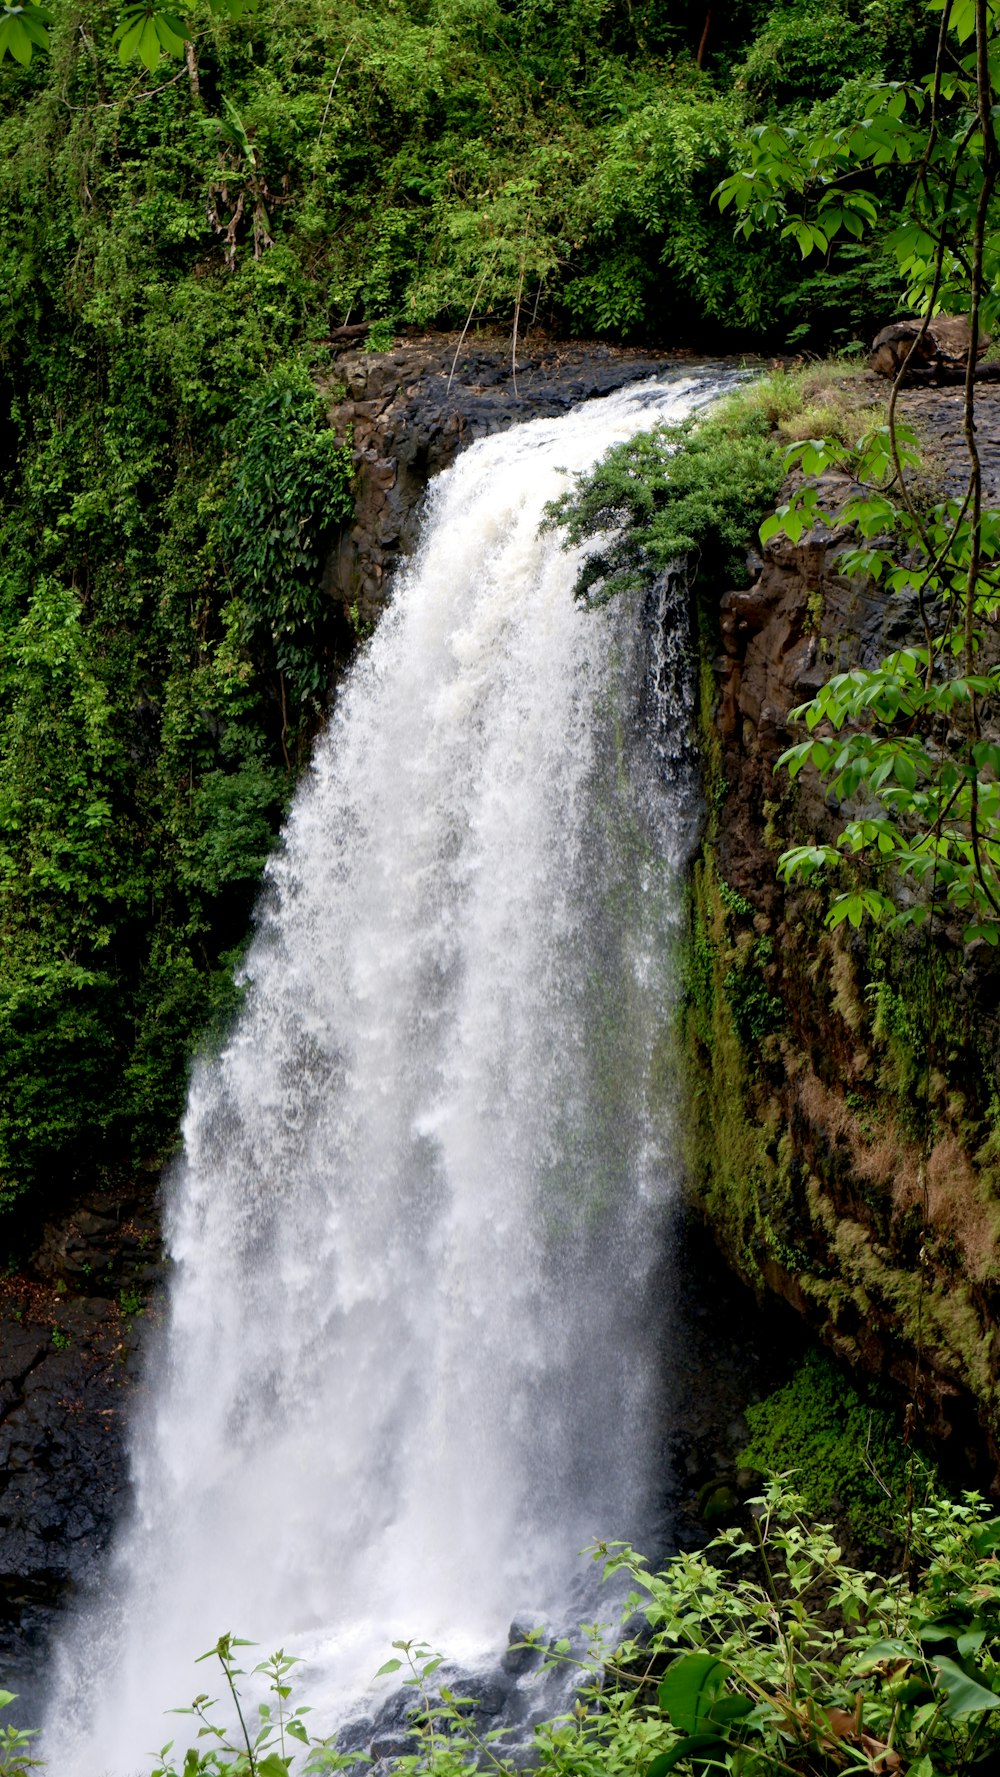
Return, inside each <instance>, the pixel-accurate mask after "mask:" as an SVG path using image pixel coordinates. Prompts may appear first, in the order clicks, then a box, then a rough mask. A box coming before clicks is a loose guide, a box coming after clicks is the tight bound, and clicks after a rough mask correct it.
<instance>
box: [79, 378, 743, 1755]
mask: <svg viewBox="0 0 1000 1777" xmlns="http://www.w3.org/2000/svg"><path fill="white" fill-rule="evenodd" d="M712 387H713V382H712V379H711V377H708V376H706V375H704V374H697V373H695V374H691V375H687V376H680V377H675V378H673V379H670V380H667V381H665V382H663V383H660V384H656V385H649V384H647V385H643V386H642V387H639V388H635V387H633V388H632V389H629V390H626V391H624V392H621V393H619V394H616V395H614V396H611V397H608V398H605V399H603V400H601V401H597V402H593V403H591V404H588V405H587V406H585V407H583V408H580V409H577V410H576V411H575V412H574V413H572V414H570V415H569V416H567V417H565V418H562V419H559V420H537V421H533V422H531V423H528V424H525V425H521V426H518V427H516V428H514V429H513V430H511V431H509V432H507V433H505V434H504V435H502V436H499V437H494V438H491V439H488V440H485V441H482V442H480V443H478V444H476V445H474V446H472V447H471V448H470V449H469V450H468V451H467V452H466V453H465V454H464V455H463V456H462V457H461V458H460V459H459V460H458V462H457V463H456V464H455V466H454V467H453V468H452V469H451V470H449V471H448V472H447V473H446V474H444V475H442V476H441V477H440V479H439V480H438V481H437V482H436V483H435V484H434V486H433V487H432V489H431V493H430V496H429V500H428V510H427V516H426V523H425V528H424V541H423V545H422V547H421V549H420V551H419V553H418V555H417V556H416V558H415V559H414V561H413V563H412V564H411V566H410V567H409V568H408V569H407V571H406V572H405V573H404V574H402V575H401V577H400V580H399V583H398V584H397V587H396V591H395V597H394V600H393V603H392V606H391V608H390V609H389V610H388V612H387V613H386V615H385V617H384V618H383V620H382V623H381V625H380V627H379V629H378V631H377V633H376V635H375V636H374V638H373V640H372V641H371V643H370V644H369V645H368V646H367V647H366V648H365V650H364V651H363V653H362V655H361V657H360V658H359V660H358V662H357V663H356V665H355V667H354V669H353V670H352V672H351V674H350V676H349V678H348V680H347V683H346V685H345V687H344V688H343V690H342V691H341V693H340V696H339V699H338V702H337V706H336V711H335V714H334V716H333V718H332V720H331V722H330V725H329V728H328V731H327V733H326V734H325V736H324V738H323V739H322V740H321V742H320V743H319V746H318V748H317V752H316V758H315V762H314V765H313V768H312V770H311V772H310V774H309V778H308V781H307V782H306V783H305V784H304V785H303V786H302V788H301V790H300V792H299V794H298V796H297V798H296V801H295V805H294V807H293V810H292V814H291V817H290V819H289V823H288V828H287V833H286V835H285V842H284V846H283V848H282V850H281V851H280V853H279V854H278V855H277V856H276V858H275V860H274V861H273V862H272V864H271V866H270V868H269V872H268V888H267V892H266V895H265V900H264V904H263V907H262V910H261V912H260V915H259V920H258V930H257V934H256V937H255V939H254V942H253V945H252V947H251V950H250V953H249V956H248V958H247V962H246V965H245V977H246V981H247V984H248V986H247V996H246V1002H245V1006H244V1009H243V1011H242V1013H241V1015H240V1018H239V1020H238V1022H237V1025H236V1028H235V1030H234V1032H233V1034H232V1036H231V1038H230V1040H229V1042H228V1045H227V1047H226V1048H225V1050H224V1051H223V1053H222V1054H221V1055H220V1056H218V1057H216V1058H214V1059H210V1060H205V1061H203V1062H202V1063H200V1064H199V1065H198V1067H197V1068H196V1070H195V1075H194V1079H193V1083H192V1087H191V1095H190V1103H189V1107H188V1112H187V1117H186V1120H185V1126H184V1136H185V1154H184V1159H183V1163H182V1164H181V1165H180V1166H179V1167H178V1169H177V1171H176V1175H175V1177H174V1178H173V1181H172V1184H171V1189H170V1198H169V1213H168V1227H167V1232H168V1243H169V1250H170V1252H171V1254H172V1256H173V1260H174V1263H175V1269H174V1273H173V1277H172V1283H171V1298H170V1317H169V1327H168V1329H167V1331H166V1333H165V1335H164V1338H163V1340H162V1344H161V1349H160V1350H159V1352H158V1354H157V1356H156V1359H155V1363H154V1366H153V1374H152V1376H151V1378H150V1393H151V1403H150V1406H149V1409H148V1411H147V1412H146V1414H145V1416H144V1417H143V1418H142V1419H141V1422H140V1423H139V1425H138V1426H137V1428H136V1432H135V1436H134V1440H133V1441H134V1480H135V1512H134V1519H133V1521H132V1522H131V1523H130V1525H129V1526H128V1527H127V1529H126V1530H125V1531H124V1533H123V1535H122V1537H121V1539H120V1543H119V1547H118V1551H117V1555H116V1558H115V1561H114V1563H113V1568H112V1572H111V1574H110V1575H109V1578H108V1581H107V1588H106V1594H105V1596H104V1598H103V1599H102V1600H98V1601H97V1603H96V1604H94V1605H93V1606H92V1607H90V1608H88V1609H87V1610H86V1611H84V1612H83V1613H81V1616H80V1617H79V1618H78V1620H77V1622H76V1623H75V1625H74V1626H73V1627H72V1630H71V1631H70V1632H69V1633H68V1635H67V1636H66V1638H65V1639H64V1644H63V1646H62V1648H61V1649H60V1651H59V1660H58V1668H57V1676H56V1680H55V1685H54V1693H53V1700H52V1704H51V1708H50V1712H49V1721H48V1725H47V1728H46V1733H45V1736H44V1744H45V1749H46V1751H47V1753H48V1756H49V1758H50V1760H51V1768H52V1769H53V1770H54V1771H57V1772H58V1773H59V1774H60V1777H100V1774H102V1773H104V1772H106V1771H108V1772H113V1773H115V1777H119V1774H120V1773H124V1772H132V1771H133V1770H142V1769H147V1770H148V1760H147V1759H146V1758H145V1755H146V1754H148V1753H149V1751H150V1750H151V1749H152V1748H155V1747H157V1746H159V1745H160V1744H161V1743H162V1742H163V1741H164V1740H166V1739H167V1738H169V1737H170V1736H171V1734H175V1735H176V1734H177V1725H176V1723H174V1725H173V1726H171V1724H170V1723H169V1722H167V1723H166V1724H165V1723H164V1718H163V1715H162V1712H163V1711H164V1710H165V1709H167V1708H168V1707H169V1706H171V1705H173V1704H178V1703H184V1702H186V1701H187V1700H188V1699H189V1697H190V1695H191V1694H192V1693H193V1691H194V1690H196V1689H201V1688H203V1671H199V1672H198V1673H197V1674H196V1673H195V1670H194V1668H193V1665H192V1661H193V1660H194V1658H195V1656H196V1655H198V1654H200V1653H202V1652H203V1651H204V1649H205V1648H207V1647H208V1646H210V1645H211V1644H212V1643H213V1642H214V1641H215V1639H216V1637H217V1636H218V1635H219V1634H220V1633H221V1632H222V1631H223V1630H225V1629H228V1628H233V1629H235V1630H236V1632H237V1633H239V1634H241V1635H247V1636H251V1637H253V1638H254V1639H255V1640H256V1641H257V1642H258V1643H261V1644H262V1651H264V1652H266V1651H269V1650H270V1648H271V1647H274V1646H277V1645H279V1644H283V1645H284V1646H286V1647H292V1648H295V1650H296V1651H298V1652H305V1653H306V1654H307V1655H308V1656H309V1659H310V1663H311V1668H312V1671H313V1680H312V1686H313V1689H312V1696H311V1700H312V1701H313V1703H314V1704H317V1705H318V1709H317V1716H316V1718H315V1719H316V1720H317V1721H320V1722H321V1721H322V1718H323V1711H324V1709H325V1710H326V1711H327V1715H328V1718H329V1719H331V1720H332V1719H334V1718H335V1716H336V1712H337V1709H338V1707H342V1706H343V1705H342V1701H338V1700H343V1699H346V1698H349V1697H350V1696H351V1695H352V1694H354V1695H357V1694H358V1693H359V1692H362V1691H364V1689H365V1688H366V1686H367V1685H368V1684H369V1682H370V1679H371V1675H372V1673H373V1672H374V1670H375V1668H376V1667H377V1666H378V1664H380V1662H381V1660H382V1659H383V1658H384V1657H385V1653H386V1648H387V1644H388V1642H389V1641H390V1640H391V1639H392V1638H393V1637H394V1636H399V1635H407V1636H408V1635H420V1636H424V1637H426V1638H428V1639H429V1640H431V1641H433V1642H437V1643H439V1644H440V1645H441V1646H442V1647H443V1648H445V1649H446V1650H447V1651H448V1652H449V1653H451V1654H452V1655H456V1656H460V1657H462V1658H465V1659H469V1658H470V1657H473V1656H474V1655H475V1654H476V1653H477V1652H480V1651H482V1650H484V1649H487V1648H491V1647H496V1646H498V1645H499V1644H500V1643H501V1642H502V1640H503V1632H504V1628H505V1625H506V1623H507V1621H508V1620H509V1618H510V1616H511V1614H512V1612H513V1611H514V1610H515V1609H517V1608H518V1607H520V1606H522V1605H523V1604H525V1603H526V1602H528V1603H531V1604H537V1605H539V1606H541V1607H542V1608H552V1607H553V1606H554V1605H555V1604H557V1603H558V1602H559V1601H560V1600H565V1598H566V1597H567V1595H568V1593H569V1590H570V1589H571V1587H572V1584H573V1582H574V1575H575V1574H576V1573H577V1572H578V1571H579V1570H580V1562H579V1557H578V1551H579V1550H580V1549H581V1547H582V1546H583V1545H584V1544H585V1543H586V1542H588V1541H589V1540H590V1539H591V1538H592V1537H593V1536H594V1535H595V1534H598V1535H601V1536H618V1535H623V1534H624V1535H632V1534H641V1533H642V1530H643V1528H644V1519H645V1518H646V1517H648V1513H649V1509H650V1501H651V1499H652V1497H653V1494H654V1491H655V1489H654V1484H653V1480H652V1466H653V1464H654V1461H655V1445H656V1413H657V1376H656V1369H657V1365H656V1346H657V1336H658V1335H657V1325H658V1323H660V1324H662V1320H663V1310H662V1304H656V1303H651V1302H650V1300H649V1296H650V1285H651V1279H652V1278H653V1276H654V1269H655V1261H656V1259H657V1255H658V1253H659V1252H660V1251H661V1249H662V1243H663V1231H664V1226H665V1217H666V1208H665V1206H666V1205H668V1204H669V1200H670V1196H671V1183H672V1176H673V1160H672V1157H671V1153H670V1140H669V1130H668V1131H666V1132H664V1131H663V1130H662V1128H659V1127H658V1126H657V1123H656V1120H655V1119H654V1118H653V1117H652V1116H651V1115H650V1112H649V1108H648V1104H647V1097H646V1088H647V1081H648V1077H649V1073H650V1065H651V1058H652V1054H653V1050H654V1045H655V1043H656V1040H657V1035H658V1033H659V1032H662V1030H663V1029H664V1027H665V1026H666V1025H667V1024H668V1023H669V1018H670V1001H671V995H672V988H671V979H670V943H669V936H670V927H671V924H672V923H673V922H674V920H675V918H676V913H677V899H676V885H677V880H678V875H679V868H680V864H681V861H682V854H683V852H684V849H685V847H686V846H687V845H688V843H689V840H690V835H691V821H692V813H693V791H692V787H691V781H690V776H689V774H687V773H686V772H684V771H683V770H682V771H680V772H678V773H674V774H671V773H669V772H667V773H666V774H664V771H663V758H662V756H661V755H663V754H664V752H665V753H666V754H667V755H669V754H670V752H671V745H670V736H671V732H672V733H673V735H674V738H675V740H676V742H677V753H678V756H680V753H681V751H682V745H681V742H682V730H683V728H684V726H685V723H686V721H687V713H686V712H685V711H684V710H677V709H676V708H675V709H673V710H670V709H668V710H667V711H666V712H664V710H663V708H662V705H663V703H664V679H663V670H664V662H663V658H662V655H661V657H660V658H659V659H658V661H657V663H656V674H657V685H656V686H654V694H653V695H652V696H650V695H649V688H648V684H647V688H646V691H645V692H644V690H643V671H644V665H643V662H644V660H645V658H646V656H647V654H648V652H649V650H648V647H647V645H646V639H645V638H644V635H643V628H642V621H641V614H640V613H638V612H637V610H636V607H635V605H634V604H633V605H632V607H631V608H628V607H627V606H622V605H612V606H610V607H608V608H607V609H606V610H605V611H602V612H600V613H596V614H593V613H588V612H587V611H585V610H583V609H581V608H580V607H579V606H578V605H577V604H576V603H575V602H574V598H573V585H574V581H575V577H576V573H577V570H578V565H579V556H578V555H574V554H572V553H570V554H567V553H565V552H564V551H563V550H562V549H561V547H560V539H559V537H558V535H555V534H553V533H551V532H547V533H540V532H539V521H540V518H541V516H542V509H543V505H544V503H545V502H546V501H547V500H549V499H551V498H552V497H553V496H554V495H556V494H557V493H558V492H560V491H561V490H562V488H563V487H565V485H566V477H567V472H569V471H571V470H574V469H579V468H581V467H585V466H587V465H589V464H590V463H592V462H593V461H594V460H595V459H596V458H597V457H598V456H599V455H600V454H601V453H602V452H603V451H604V450H605V449H606V448H607V447H608V446H609V445H610V444H611V443H612V442H614V441H616V440H618V439H621V438H623V437H627V436H629V435H631V434H632V433H634V432H635V431H637V430H638V429H640V428H641V427H643V426H646V425H649V424H651V423H652V422H653V421H654V420H656V419H659V418H663V417H678V416H680V415H682V414H684V413H685V412H688V411H690V410H691V408H692V407H693V406H695V405H697V404H700V403H701V402H702V401H704V400H705V399H706V398H707V396H708V395H709V394H710V393H711V391H712ZM682 701H683V700H682ZM656 721H659V722H660V724H661V726H660V732H659V735H658V737H656V738H657V745H658V748H659V751H658V750H657V747H656V746H654V747H652V748H650V747H649V746H648V745H647V744H644V740H643V728H644V726H645V727H646V728H647V729H648V726H649V724H650V723H651V722H656ZM648 738H649V737H648V733H647V735H646V740H647V741H648Z"/></svg>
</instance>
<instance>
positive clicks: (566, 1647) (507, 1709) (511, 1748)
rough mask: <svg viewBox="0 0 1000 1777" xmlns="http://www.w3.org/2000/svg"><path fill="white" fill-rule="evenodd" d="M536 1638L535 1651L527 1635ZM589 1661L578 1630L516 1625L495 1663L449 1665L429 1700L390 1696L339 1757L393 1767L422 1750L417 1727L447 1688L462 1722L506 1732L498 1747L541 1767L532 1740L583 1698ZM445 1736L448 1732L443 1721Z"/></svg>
mask: <svg viewBox="0 0 1000 1777" xmlns="http://www.w3.org/2000/svg"><path fill="white" fill-rule="evenodd" d="M526 1636H530V1637H532V1643H531V1645H530V1646H526V1645H524V1642H525V1637H526ZM586 1657H587V1643H586V1641H585V1639H584V1637H583V1635H582V1634H581V1633H580V1631H579V1630H577V1629H573V1628H567V1629H564V1630H560V1631H559V1632H554V1631H553V1630H552V1628H551V1626H549V1627H544V1626H542V1625H539V1624H538V1622H537V1619H533V1618H531V1619H529V1618H525V1619H523V1620H517V1619H515V1621H514V1622H513V1623H511V1625H510V1629H509V1631H508V1646H507V1650H506V1652H505V1653H504V1654H503V1655H502V1656H501V1658H500V1660H499V1662H498V1663H497V1664H496V1665H489V1666H480V1667H478V1668H475V1669H472V1670H470V1669H467V1668H463V1667H459V1666H450V1665H443V1666H441V1667H439V1668H438V1670H437V1671H436V1673H435V1674H434V1678H433V1681H428V1686H427V1693H426V1698H425V1696H424V1695H423V1694H422V1693H421V1691H419V1690H417V1689H414V1688H410V1687H407V1686H401V1687H400V1688H399V1689H398V1690H396V1691H393V1692H392V1694H391V1696H389V1697H387V1698H386V1700H385V1702H384V1703H383V1704H382V1705H381V1707H380V1708H379V1709H378V1710H377V1711H376V1712H375V1714H374V1715H366V1716H359V1717H358V1718H357V1719H356V1720H355V1721H352V1722H349V1723H348V1724H347V1725H346V1727H344V1728H342V1729H341V1731H340V1733H339V1734H338V1736H337V1747H338V1750H339V1751H340V1752H366V1753H368V1754H369V1756H370V1757H371V1759H372V1761H373V1762H374V1763H375V1764H382V1765H385V1766H391V1765H392V1764H393V1762H394V1761H395V1760H396V1759H399V1758H403V1757H406V1756H407V1755H408V1754H412V1753H415V1752H418V1751H419V1750H420V1745H421V1740H420V1737H419V1735H418V1734H417V1733H416V1732H415V1731H414V1729H413V1724H415V1723H416V1722H417V1721H418V1720H419V1719H420V1718H422V1717H424V1716H425V1714H426V1710H427V1707H428V1704H429V1706H430V1708H431V1709H434V1708H436V1707H440V1706H441V1703H442V1695H441V1693H442V1690H447V1691H448V1693H449V1695H450V1697H451V1699H453V1702H452V1703H451V1704H449V1705H448V1707H449V1708H450V1707H454V1709H455V1712H456V1714H457V1715H458V1717H459V1718H460V1720H461V1722H463V1723H466V1724H467V1725H468V1729H469V1731H470V1733H472V1734H473V1735H475V1736H476V1738H477V1739H481V1738H482V1737H483V1736H484V1735H485V1734H494V1733H500V1734H501V1735H502V1738H501V1739H500V1741H499V1743H498V1744H499V1750H500V1751H502V1754H503V1757H504V1758H505V1759H506V1760H508V1761H509V1762H510V1763H511V1764H512V1765H514V1766H515V1767H517V1768H520V1769H522V1770H523V1769H528V1768H530V1767H531V1765H532V1764H533V1763H534V1762H535V1754H534V1744H533V1735H534V1729H535V1727H536V1726H538V1725H540V1724H541V1723H542V1722H546V1721H551V1720H552V1718H553V1717H554V1716H556V1715H560V1714H563V1713H565V1712H566V1711H567V1710H571V1709H572V1707H573V1704H574V1702H575V1701H576V1698H577V1697H578V1696H579V1695H580V1694H581V1690H582V1688H583V1687H582V1685H581V1682H580V1662H581V1661H583V1660H585V1659H586ZM442 1732H443V1733H444V1734H445V1735H447V1733H448V1732H449V1728H448V1725H447V1723H445V1724H443V1727H442Z"/></svg>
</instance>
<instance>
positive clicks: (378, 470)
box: [325, 334, 695, 634]
mask: <svg viewBox="0 0 1000 1777" xmlns="http://www.w3.org/2000/svg"><path fill="white" fill-rule="evenodd" d="M458 347H459V337H458V335H457V334H456V335H447V334H446V335H432V336H427V337H425V338H423V339H416V340H413V341H412V342H408V343H407V344H405V345H398V346H396V347H395V348H394V349H393V350H392V351H389V352H378V353H373V352H366V351H364V350H363V349H359V348H357V347H353V348H351V349H348V350H346V351H344V352H342V353H341V354H340V356H339V357H338V359H337V364H336V370H335V372H334V378H333V381H332V384H331V387H330V389H329V391H328V393H329V398H330V408H329V413H330V421H331V424H332V425H333V427H334V429H335V431H336V433H337V436H338V437H339V438H345V437H347V436H348V435H350V437H351V439H352V445H353V452H354V462H355V466H356V470H357V481H356V483H355V514H354V521H353V523H352V524H351V525H350V526H349V527H348V528H346V529H345V530H344V531H343V532H342V533H341V535H340V537H339V538H338V540H337V543H336V546H335V548H334V550H333V552H332V554H331V556H330V559H329V561H328V563H327V568H326V574H325V586H326V590H327V592H328V593H329V595H330V596H331V597H333V598H337V599H339V600H340V601H341V602H342V604H343V607H344V610H345V613H347V614H349V617H350V621H351V622H352V624H353V626H354V629H355V631H356V632H359V633H362V634H363V633H364V632H365V631H366V629H367V628H368V627H369V626H370V624H371V623H372V622H373V621H374V620H375V618H376V617H377V615H378V613H379V610H380V609H381V607H382V605H383V604H384V603H385V599H386V596H387V592H388V584H389V580H390V578H391V575H392V572H393V570H394V568H395V567H396V566H397V564H398V562H399V560H400V558H401V556H405V555H407V554H409V553H410V551H411V550H412V549H413V547H414V544H415V543H416V540H417V534H418V531H419V526H420V504H421V501H422V499H423V496H424V494H425V492H426V490H427V484H428V482H429V481H430V479H431V477H432V476H434V475H437V474H438V473H439V472H440V471H441V470H442V469H446V468H447V467H448V466H449V464H450V463H452V462H453V461H454V459H455V457H456V456H457V454H458V452H459V451H460V450H461V449H462V448H463V447H464V446H465V445H467V444H470V443H472V442H473V440H474V439H477V438H484V437H486V436H487V435H489V434H490V433H493V432H498V431H502V430H504V429H505V428H506V427H508V426H511V425H514V424H516V423H518V422H519V421H521V420H528V419H536V418H541V417H543V416H547V415H554V414H560V413H565V412H567V411H568V410H569V409H570V408H571V407H574V406H576V405H578V404H579V402H581V401H586V400H589V399H590V398H591V397H593V396H595V395H606V394H609V393H610V392H611V391H612V390H614V389H618V388H621V387H623V385H625V384H626V383H629V382H635V381H638V380H640V379H641V378H644V377H650V376H654V375H655V374H656V373H657V372H658V371H662V370H663V369H664V368H665V367H667V366H674V367H676V366H678V365H683V364H684V363H685V362H694V361H695V360H694V358H693V355H690V354H678V353H665V352H661V353H644V354H643V353H638V352H635V351H631V350H629V349H627V348H625V347H620V346H619V347H616V346H608V345H594V344H586V343H581V342H579V341H569V342H567V341H543V342H538V341H533V340H532V339H531V338H530V337H529V340H528V341H527V342H522V345H521V347H520V348H519V351H518V355H517V368H516V374H515V371H514V367H513V362H512V352H511V342H510V340H509V339H503V340H500V339H490V338H488V337H483V336H476V337H475V338H471V337H470V338H469V339H467V340H465V341H464V342H463V343H462V344H461V348H460V349H457V348H458Z"/></svg>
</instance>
